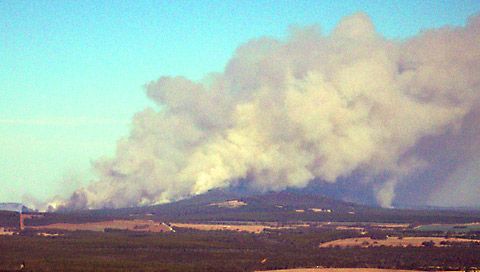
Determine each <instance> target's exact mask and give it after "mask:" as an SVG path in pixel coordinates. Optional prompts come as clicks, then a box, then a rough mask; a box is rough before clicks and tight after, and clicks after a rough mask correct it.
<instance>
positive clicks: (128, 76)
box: [0, 0, 480, 202]
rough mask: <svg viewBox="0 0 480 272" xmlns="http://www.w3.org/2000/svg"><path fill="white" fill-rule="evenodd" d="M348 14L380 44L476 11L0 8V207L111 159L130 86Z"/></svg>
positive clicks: (343, 4) (470, 6)
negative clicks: (373, 31) (367, 20)
mask: <svg viewBox="0 0 480 272" xmlns="http://www.w3.org/2000/svg"><path fill="white" fill-rule="evenodd" d="M357 11H363V12H366V13H367V14H369V15H370V16H371V17H372V20H373V22H374V23H375V25H376V27H377V30H378V31H379V32H381V33H382V34H383V35H385V36H386V37H388V38H393V39H404V38H406V37H409V36H412V35H415V34H417V33H418V32H419V31H421V30H422V29H426V28H432V27H441V26H444V25H455V26H460V25H464V24H465V22H466V20H467V18H468V17H469V16H470V15H472V14H475V13H478V12H479V11H480V1H373V0H372V1H363V2H362V1H104V2H101V1H13V0H4V1H0V202H5V201H21V200H22V196H24V195H25V194H29V195H32V196H34V197H37V198H40V199H45V198H47V197H50V196H52V195H55V194H64V195H65V194H68V193H70V192H71V191H72V190H73V189H74V188H75V187H77V186H79V185H81V184H86V183H87V181H88V180H89V179H90V178H91V177H92V174H91V173H90V167H89V166H90V163H91V161H94V160H96V159H97V158H100V157H102V156H111V155H112V154H113V152H114V150H115V144H116V140H117V139H118V138H120V137H122V136H125V135H127V134H128V129H129V122H130V121H129V120H130V118H131V117H132V115H133V114H134V113H135V112H137V111H140V110H142V109H143V108H145V107H147V106H152V103H150V102H149V101H148V100H147V99H146V97H145V95H144V93H143V89H142V86H143V85H144V84H145V83H147V82H148V81H151V80H154V79H157V78H158V77H160V76H162V75H183V76H186V77H189V78H192V79H196V80H199V79H201V78H202V77H203V76H205V75H206V74H208V73H210V72H220V71H222V70H223V67H224V66H225V64H226V63H227V61H228V59H229V58H230V57H231V55H232V54H233V52H234V50H235V48H236V47H237V46H238V45H240V44H242V43H244V42H246V41H248V40H249V39H251V38H256V37H260V36H274V37H279V38H282V37H284V36H286V34H287V33H288V28H289V26H292V25H296V26H307V25H311V24H318V25H320V28H321V30H322V31H323V32H324V33H329V32H330V31H331V29H332V28H333V27H334V26H335V25H336V24H337V23H338V21H339V20H340V19H341V18H342V17H344V16H346V15H350V14H352V13H354V12H357Z"/></svg>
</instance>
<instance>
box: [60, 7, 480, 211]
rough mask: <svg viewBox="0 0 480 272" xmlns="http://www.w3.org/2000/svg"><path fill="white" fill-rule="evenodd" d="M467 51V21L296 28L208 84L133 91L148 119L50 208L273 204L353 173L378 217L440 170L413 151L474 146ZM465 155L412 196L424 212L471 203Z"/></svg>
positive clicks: (475, 76) (360, 20) (476, 63)
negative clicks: (389, 27)
mask: <svg viewBox="0 0 480 272" xmlns="http://www.w3.org/2000/svg"><path fill="white" fill-rule="evenodd" d="M479 45H480V17H479V16H476V17H473V18H471V19H470V20H469V22H468V24H467V25H466V26H465V27H464V28H452V27H445V28H441V29H434V30H426V31H424V32H422V33H420V34H419V35H418V36H415V37H412V38H410V39H408V40H404V41H393V40H387V39H386V38H384V37H382V36H381V35H380V34H379V33H377V32H376V31H375V27H374V25H373V24H372V22H371V20H370V18H369V17H368V16H367V15H365V14H363V13H358V14H354V15H352V16H350V17H346V18H344V19H343V20H342V21H341V22H340V23H339V24H338V26H337V27H336V28H335V29H334V31H333V32H332V33H331V34H329V35H324V34H322V33H321V31H320V30H319V29H318V28H317V27H307V28H296V29H292V30H291V33H290V35H289V36H288V38H286V39H285V40H278V39H273V38H259V39H255V40H251V41H249V42H247V43H246V44H244V45H242V46H240V47H239V48H238V49H237V50H236V52H235V54H234V56H233V57H232V59H231V60H230V61H229V62H228V64H227V66H226V68H225V70H224V72H223V73H221V74H212V75H209V76H208V77H207V78H205V79H204V80H203V81H201V82H193V81H190V80H188V79H186V78H184V77H161V78H160V79H158V80H156V81H152V82H150V83H148V84H146V86H145V89H146V94H147V95H148V97H149V98H151V99H152V100H153V101H154V102H155V103H156V104H157V105H158V108H155V109H153V108H148V109H145V110H144V111H142V112H139V113H138V114H136V116H135V117H134V119H133V121H132V128H131V133H130V135H129V136H128V137H127V138H124V139H121V140H120V141H119V142H118V146H117V151H116V155H115V157H114V158H107V159H102V160H99V161H97V162H96V163H95V164H94V169H95V171H96V173H97V179H96V180H94V181H92V182H91V185H89V186H88V187H86V188H80V189H78V190H77V191H76V192H75V193H74V194H73V196H72V197H71V198H70V199H69V200H59V199H57V200H56V201H54V202H52V203H51V205H52V207H53V208H59V207H63V208H69V209H82V208H101V207H126V206H137V205H149V204H156V203H164V202H169V201H173V200H178V199H181V198H185V197H188V196H192V195H196V194H202V193H205V192H207V191H208V190H210V189H214V188H226V187H231V186H236V185H238V184H242V186H247V187H248V188H250V189H252V190H256V191H260V192H263V191H272V190H273V191H279V190H283V189H285V188H302V187H305V186H307V185H308V184H309V183H311V182H328V183H334V182H336V181H337V180H338V179H339V178H348V177H350V176H351V175H352V174H353V173H354V172H355V173H361V176H362V178H361V179H358V181H356V182H358V183H362V184H365V183H366V184H370V185H369V186H371V189H372V190H373V192H374V193H375V196H376V199H377V202H378V204H380V205H381V206H384V207H390V206H392V203H393V202H394V200H395V197H396V192H397V188H398V187H402V186H409V187H410V188H416V185H415V182H418V183H421V182H422V181H415V178H413V177H414V176H418V173H419V172H420V173H422V172H430V173H435V171H436V169H441V168H443V167H444V165H442V163H438V161H436V160H435V159H432V158H434V157H441V156H442V155H441V154H440V153H442V150H443V149H442V148H443V147H444V146H443V145H439V146H438V147H437V148H426V147H423V146H424V145H425V146H427V145H429V144H430V143H431V142H432V141H433V142H437V143H447V145H448V143H450V145H448V149H450V150H451V151H452V150H463V149H468V148H466V147H468V146H471V145H472V144H473V143H474V142H476V143H478V142H479V141H478V139H479V137H480V136H478V135H479V134H474V135H471V137H469V138H468V139H463V138H465V137H463V136H462V135H465V133H466V132H465V131H466V130H468V129H469V128H470V127H475V126H476V127H477V128H478V127H480V126H479V124H480V114H475V113H474V110H475V109H477V108H478V107H479V106H480V103H479V101H480V46H479ZM479 131H480V130H479ZM462 137H463V138H462ZM461 138H462V140H460V139H461ZM426 139H430V140H426ZM457 140H458V141H457ZM457 142H458V144H457ZM477 146H478V145H477ZM468 150H469V152H466V153H462V152H459V153H461V154H457V155H458V156H457V157H456V159H455V160H456V163H452V164H453V165H454V166H452V171H453V172H452V174H451V175H448V176H445V177H439V178H438V179H435V180H434V181H431V184H429V186H424V187H435V188H437V189H435V190H433V189H427V191H425V194H426V198H429V197H430V199H431V200H429V201H430V202H431V203H434V204H440V205H441V204H444V205H450V204H452V205H454V204H459V203H455V202H448V201H447V202H442V200H441V199H442V198H443V197H442V195H445V194H448V191H451V190H454V188H456V187H458V188H462V190H464V191H469V188H476V190H477V192H478V188H479V179H480V177H479V173H478V171H470V169H477V170H478V163H479V161H478V154H479V151H480V150H479V149H478V148H476V149H473V150H470V149H468ZM446 192H447V193H446ZM470 192H471V190H470ZM430 193H431V194H430ZM475 201H476V202H475ZM460 204H462V205H472V204H473V205H475V204H480V203H479V202H478V200H475V198H473V197H470V198H469V199H467V200H466V201H465V202H462V203H460Z"/></svg>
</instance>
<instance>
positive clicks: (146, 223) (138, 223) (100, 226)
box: [28, 220, 172, 232]
mask: <svg viewBox="0 0 480 272" xmlns="http://www.w3.org/2000/svg"><path fill="white" fill-rule="evenodd" d="M28 228H29V229H42V230H68V231H76V230H89V231H105V229H117V230H130V231H146V232H169V231H172V228H171V227H169V226H168V225H166V224H164V223H158V222H154V221H152V220H112V221H102V222H92V223H82V224H69V223H57V224H50V225H45V226H29V227H28Z"/></svg>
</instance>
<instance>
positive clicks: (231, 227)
mask: <svg viewBox="0 0 480 272" xmlns="http://www.w3.org/2000/svg"><path fill="white" fill-rule="evenodd" d="M170 225H171V226H172V227H174V228H187V229H195V230H205V231H209V230H226V231H245V232H250V233H261V232H263V231H264V230H265V229H294V228H302V227H308V225H307V224H292V225H285V226H276V225H275V224H272V225H268V224H267V225H260V224H248V225H238V224H237V225H235V224H228V225H226V224H194V223H170Z"/></svg>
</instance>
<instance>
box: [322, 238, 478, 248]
mask: <svg viewBox="0 0 480 272" xmlns="http://www.w3.org/2000/svg"><path fill="white" fill-rule="evenodd" d="M428 241H433V242H434V243H435V246H443V245H441V244H440V243H441V242H442V241H445V242H456V243H469V242H477V243H478V242H479V241H478V240H472V239H463V238H443V237H403V238H402V239H399V238H398V237H388V238H387V239H385V240H374V239H371V238H370V237H358V238H348V239H340V240H335V241H331V242H326V243H322V244H320V247H335V246H339V247H369V246H393V247H407V246H414V247H420V246H422V243H423V242H428Z"/></svg>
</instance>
